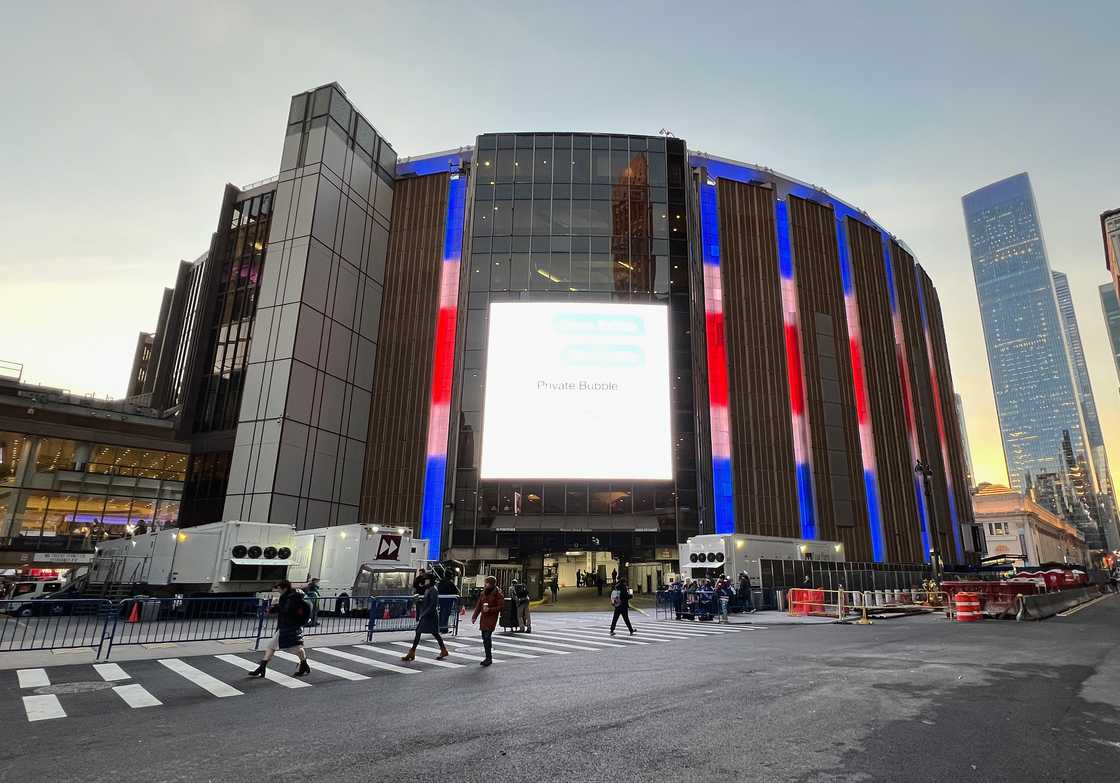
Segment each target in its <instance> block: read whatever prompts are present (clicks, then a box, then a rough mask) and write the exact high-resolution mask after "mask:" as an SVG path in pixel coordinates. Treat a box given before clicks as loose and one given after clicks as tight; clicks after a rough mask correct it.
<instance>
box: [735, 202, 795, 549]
mask: <svg viewBox="0 0 1120 783" xmlns="http://www.w3.org/2000/svg"><path fill="white" fill-rule="evenodd" d="M719 218H720V226H719V232H720V271H721V276H722V285H723V311H724V323H725V329H726V334H727V365H728V385H729V395H730V399H729V406H730V410H731V470H732V477H733V485H734V497H735V529H736V531H737V532H740V533H752V534H756V535H766V536H792V537H797V536H799V535H800V530H799V525H798V517H797V486H796V477H795V465H794V458H793V433H792V429H791V424H790V403H789V383H788V379H787V377H786V357H785V332H784V326H783V322H782V294H781V283H780V277H779V274H778V252H777V244H776V241H775V236H774V191H773V190H772V189H771V188H765V187H758V186H756V185H747V184H743V183H739V182H732V181H728V180H720V182H719Z"/></svg>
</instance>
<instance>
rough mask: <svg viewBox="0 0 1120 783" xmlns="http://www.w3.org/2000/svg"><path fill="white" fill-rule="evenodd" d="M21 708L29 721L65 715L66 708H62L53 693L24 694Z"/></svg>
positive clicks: (63, 716)
mask: <svg viewBox="0 0 1120 783" xmlns="http://www.w3.org/2000/svg"><path fill="white" fill-rule="evenodd" d="M23 709H24V710H25V711H26V712H27V720H28V721H30V722H34V721H38V720H52V719H53V718H65V717H66V710H64V709H62V704H60V703H59V701H58V697H57V696H55V695H54V694H53V693H49V694H47V695H46V696H24V697H23Z"/></svg>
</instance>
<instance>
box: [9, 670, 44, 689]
mask: <svg viewBox="0 0 1120 783" xmlns="http://www.w3.org/2000/svg"><path fill="white" fill-rule="evenodd" d="M16 676H17V677H19V687H21V688H42V687H43V686H44V685H50V684H51V678H50V677H48V676H47V670H46V669H20V670H19V671H17V672H16Z"/></svg>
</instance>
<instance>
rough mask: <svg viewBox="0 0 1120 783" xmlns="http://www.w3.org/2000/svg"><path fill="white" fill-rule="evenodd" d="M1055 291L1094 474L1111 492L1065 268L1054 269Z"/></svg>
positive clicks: (1101, 486)
mask: <svg viewBox="0 0 1120 783" xmlns="http://www.w3.org/2000/svg"><path fill="white" fill-rule="evenodd" d="M1051 274H1052V275H1053V278H1054V293H1055V294H1056V295H1057V297H1058V310H1059V311H1060V312H1061V314H1062V322H1063V323H1064V324H1065V330H1066V344H1067V345H1068V346H1069V360H1070V364H1071V365H1072V366H1073V375H1074V378H1075V379H1076V381H1077V396H1078V398H1079V399H1080V401H1081V413H1082V417H1083V419H1084V422H1085V436H1086V438H1087V439H1088V441H1089V449H1090V450H1091V451H1092V453H1093V469H1094V476H1095V478H1096V480H1097V488H1098V490H1099V491H1100V492H1101V493H1103V494H1109V495H1111V491H1112V477H1111V475H1110V474H1109V469H1108V455H1107V454H1106V453H1105V448H1104V433H1103V432H1102V431H1101V421H1100V417H1098V416H1097V403H1096V401H1095V400H1094V399H1093V384H1092V381H1090V380H1089V366H1088V365H1087V364H1086V362H1085V350H1084V348H1083V347H1082V345H1081V330H1080V329H1079V328H1078V327H1077V313H1076V312H1074V309H1073V297H1072V296H1071V294H1070V291H1069V279H1068V278H1067V277H1066V276H1065V274H1064V273H1063V272H1052V273H1051Z"/></svg>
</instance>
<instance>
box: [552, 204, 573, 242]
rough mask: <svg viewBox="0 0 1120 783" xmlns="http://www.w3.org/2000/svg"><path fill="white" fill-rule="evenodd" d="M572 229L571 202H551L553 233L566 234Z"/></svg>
mask: <svg viewBox="0 0 1120 783" xmlns="http://www.w3.org/2000/svg"><path fill="white" fill-rule="evenodd" d="M571 229H572V202H570V201H553V202H552V231H551V233H553V234H567V233H570V232H571Z"/></svg>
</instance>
